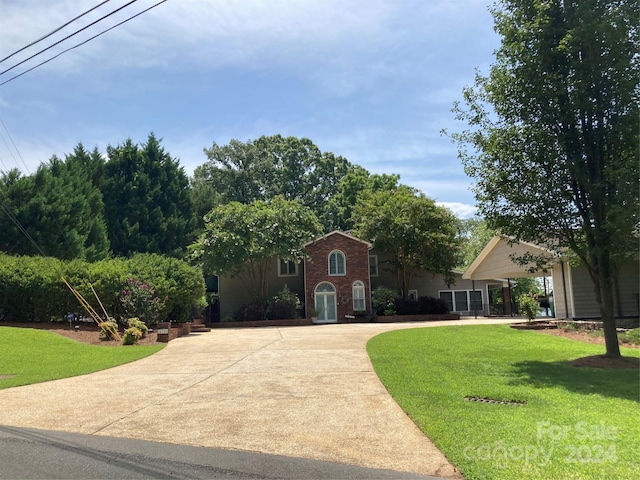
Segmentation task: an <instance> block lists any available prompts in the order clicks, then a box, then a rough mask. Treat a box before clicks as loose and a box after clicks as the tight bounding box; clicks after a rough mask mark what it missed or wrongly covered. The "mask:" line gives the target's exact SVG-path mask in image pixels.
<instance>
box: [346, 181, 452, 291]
mask: <svg viewBox="0 0 640 480" xmlns="http://www.w3.org/2000/svg"><path fill="white" fill-rule="evenodd" d="M353 220H354V224H355V231H356V233H357V234H358V236H360V237H361V238H366V239H367V240H369V241H370V242H372V243H373V245H374V247H375V248H378V249H380V250H383V251H386V252H388V253H389V254H390V255H391V260H390V262H391V267H392V268H393V271H394V272H395V273H396V277H397V286H398V292H399V293H400V294H401V295H402V296H403V297H404V298H407V295H408V293H409V286H410V284H411V279H412V278H413V276H414V274H415V273H416V272H417V271H418V270H427V271H429V272H431V273H433V274H441V275H442V276H443V277H444V280H445V282H446V283H447V284H451V283H453V280H454V278H453V274H452V273H451V270H452V269H453V268H454V267H455V266H456V265H458V263H459V262H460V253H461V250H460V238H459V236H458V221H457V219H456V218H455V216H454V215H453V214H452V213H451V212H450V211H449V210H447V209H446V208H444V207H441V206H439V205H436V203H435V201H434V200H432V199H430V198H428V197H426V196H425V195H424V194H422V193H419V192H418V191H417V190H415V189H413V188H410V187H407V186H404V185H401V186H400V187H398V188H397V189H394V190H380V191H377V192H372V193H369V194H362V195H361V196H360V197H359V199H358V203H357V204H356V206H355V207H354V209H353Z"/></svg>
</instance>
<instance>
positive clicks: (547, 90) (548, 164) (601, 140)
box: [453, 0, 640, 356]
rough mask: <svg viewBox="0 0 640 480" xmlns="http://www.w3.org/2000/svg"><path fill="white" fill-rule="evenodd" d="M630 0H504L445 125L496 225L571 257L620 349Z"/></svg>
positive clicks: (630, 190)
mask: <svg viewBox="0 0 640 480" xmlns="http://www.w3.org/2000/svg"><path fill="white" fill-rule="evenodd" d="M639 10H640V8H639V2H638V0H581V1H579V2H577V1H576V2H567V1H563V0H548V1H544V2H541V1H540V2H538V1H537V2H531V1H529V0H501V1H498V2H497V3H496V4H495V6H494V7H493V9H492V13H493V16H494V19H495V30H496V31H497V32H498V33H499V34H500V35H501V36H502V43H501V46H500V48H499V49H498V50H497V52H496V60H495V63H494V64H493V65H492V67H491V70H490V73H489V75H488V76H486V77H485V76H482V75H480V74H477V75H476V81H475V85H474V86H473V87H469V88H467V89H465V90H464V103H465V104H466V107H465V106H462V105H460V104H458V105H457V106H456V108H455V110H456V112H457V115H458V118H459V119H461V120H463V121H464V122H466V123H467V124H468V125H469V129H467V130H465V131H463V132H461V133H457V134H455V135H453V138H454V140H456V141H457V142H458V143H459V155H460V157H461V159H462V161H463V163H464V166H465V171H466V172H467V174H469V175H470V176H471V177H473V178H474V179H475V181H476V186H475V194H476V198H477V200H478V210H479V213H480V215H481V216H483V217H484V218H485V219H486V220H487V224H488V226H489V227H490V228H492V229H497V230H499V231H500V232H501V233H503V234H505V235H509V236H512V237H514V238H515V239H517V240H524V241H530V242H534V243H537V244H539V245H541V246H545V247H547V248H551V249H555V250H567V251H571V252H573V254H575V255H576V256H577V257H579V258H580V259H581V260H582V262H583V263H584V265H585V266H586V267H587V269H588V271H589V273H590V276H591V279H592V280H593V283H594V287H595V293H596V298H597V299H598V301H599V303H600V305H601V312H602V318H603V321H604V327H605V340H606V345H607V347H606V348H607V355H610V356H619V355H620V350H619V347H618V342H617V336H616V332H615V318H614V292H613V285H614V282H615V272H616V268H617V265H619V264H620V262H622V261H624V259H625V258H627V257H628V256H629V254H630V253H634V254H635V253H637V247H638V241H637V232H638V214H639V212H640V208H639V203H640V202H639V192H638V178H639V175H638V174H639V165H640V162H639V158H638V153H639V148H638V144H639V142H638V137H639V132H640V128H639V127H640V126H639V118H640V114H639V110H638V105H639V102H638V100H639V93H640V90H639V88H638V78H640V68H639V65H640V64H639V62H640V55H638V51H639V50H640V42H639V36H638V28H639V26H638V21H637V20H638V11H639Z"/></svg>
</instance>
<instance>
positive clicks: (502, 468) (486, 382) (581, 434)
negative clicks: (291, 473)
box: [367, 325, 640, 480]
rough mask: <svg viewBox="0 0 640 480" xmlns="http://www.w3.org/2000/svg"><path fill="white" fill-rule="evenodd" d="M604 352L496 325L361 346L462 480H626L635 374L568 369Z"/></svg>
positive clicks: (637, 453)
mask: <svg viewBox="0 0 640 480" xmlns="http://www.w3.org/2000/svg"><path fill="white" fill-rule="evenodd" d="M603 349H604V347H603V346H599V345H592V344H587V343H583V342H576V341H573V340H569V339H566V338H561V337H552V336H548V335H543V334H540V333H538V332H533V331H518V330H513V329H510V328H509V327H508V326H505V325H495V326H494V325H491V326H454V327H442V328H422V329H410V330H398V331H394V332H389V333H385V334H382V335H379V336H377V337H374V338H372V339H371V340H370V341H369V343H368V345H367V350H368V352H369V356H370V357H371V361H372V362H373V365H374V367H375V370H376V372H377V374H378V376H379V377H380V379H381V380H382V382H383V383H384V385H385V386H386V387H387V389H388V390H389V392H390V393H391V395H392V396H393V397H394V399H395V400H396V401H397V402H398V404H399V405H400V406H401V407H402V408H403V409H404V410H405V411H406V412H407V414H408V415H409V416H410V417H411V418H412V419H413V421H414V422H415V423H416V424H417V425H418V427H419V428H420V429H422V431H423V432H424V433H425V434H426V435H427V436H429V438H430V439H431V440H433V442H434V443H435V444H436V445H437V446H438V447H439V448H440V449H441V450H442V452H443V453H444V454H445V455H446V456H447V457H448V458H449V460H450V461H451V462H452V463H453V464H454V465H456V466H457V467H458V468H459V470H460V471H461V473H462V474H463V475H464V477H465V478H466V479H468V480H471V479H513V478H518V479H541V478H545V479H556V478H562V479H607V478H611V479H626V478H634V479H635V478H637V475H638V469H639V468H640V460H639V459H640V446H639V443H638V438H640V415H638V411H639V409H638V403H639V399H640V391H639V383H640V382H639V381H640V377H639V375H638V370H634V369H622V370H615V369H606V370H603V369H596V368H587V367H581V368H577V367H573V366H571V365H569V363H568V362H569V361H571V360H573V359H576V358H580V357H584V356H589V355H597V354H602V353H604V350H603ZM622 352H623V353H622V354H623V355H624V356H635V357H638V356H640V351H638V350H637V349H629V348H623V349H622ZM465 397H477V398H489V399H496V400H503V401H509V400H515V401H522V402H526V404H525V405H515V404H500V403H479V402H475V401H469V400H466V399H465Z"/></svg>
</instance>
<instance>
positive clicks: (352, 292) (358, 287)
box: [351, 280, 367, 312]
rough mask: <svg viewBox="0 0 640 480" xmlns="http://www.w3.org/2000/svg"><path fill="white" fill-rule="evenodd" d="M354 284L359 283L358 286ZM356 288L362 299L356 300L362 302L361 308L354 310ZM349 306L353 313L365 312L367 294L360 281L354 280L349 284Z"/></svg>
mask: <svg viewBox="0 0 640 480" xmlns="http://www.w3.org/2000/svg"><path fill="white" fill-rule="evenodd" d="M356 283H359V285H356ZM356 288H357V289H358V291H360V292H362V298H358V300H362V308H356ZM351 306H352V307H353V311H354V312H360V311H363V312H366V311H367V292H366V290H365V287H364V282H363V281H362V280H356V281H354V282H353V283H352V284H351Z"/></svg>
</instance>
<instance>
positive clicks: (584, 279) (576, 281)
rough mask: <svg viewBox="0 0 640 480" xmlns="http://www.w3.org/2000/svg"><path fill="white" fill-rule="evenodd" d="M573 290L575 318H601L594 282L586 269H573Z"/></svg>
mask: <svg viewBox="0 0 640 480" xmlns="http://www.w3.org/2000/svg"><path fill="white" fill-rule="evenodd" d="M571 288H572V289H573V306H574V308H575V316H574V317H575V318H594V317H596V318H597V317H600V316H601V315H600V307H599V306H598V301H597V300H596V293H595V291H594V286H593V282H592V281H591V278H590V277H589V272H587V268H586V267H583V266H578V267H571Z"/></svg>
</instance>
